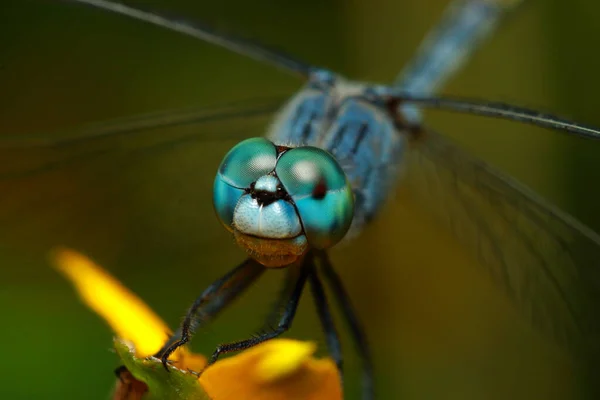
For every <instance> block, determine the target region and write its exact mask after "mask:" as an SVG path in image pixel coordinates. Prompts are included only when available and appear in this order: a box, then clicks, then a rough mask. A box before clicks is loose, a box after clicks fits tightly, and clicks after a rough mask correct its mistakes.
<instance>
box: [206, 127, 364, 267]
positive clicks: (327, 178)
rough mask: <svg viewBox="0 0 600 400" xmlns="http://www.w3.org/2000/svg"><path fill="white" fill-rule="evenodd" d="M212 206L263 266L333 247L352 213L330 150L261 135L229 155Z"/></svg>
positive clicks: (351, 201)
mask: <svg viewBox="0 0 600 400" xmlns="http://www.w3.org/2000/svg"><path fill="white" fill-rule="evenodd" d="M213 204H214V208H215V211H216V213H217V216H218V217H219V220H220V221H221V222H222V223H223V225H224V226H225V228H227V229H228V230H229V231H231V232H233V234H234V236H235V239H236V242H237V243H238V245H240V246H241V247H242V248H244V249H245V250H246V251H247V252H248V253H249V254H250V256H251V257H253V258H254V259H256V260H257V261H258V262H260V263H261V264H263V265H265V266H267V267H281V266H286V265H289V264H291V263H293V262H294V261H296V260H298V259H299V258H301V257H302V256H303V255H304V254H305V253H306V252H307V251H308V249H309V248H311V247H312V248H316V249H326V248H329V247H331V246H333V245H335V244H336V243H337V242H339V241H340V240H341V239H342V238H343V237H344V236H345V234H346V232H347V231H348V229H349V227H350V224H351V222H352V217H353V215H354V197H353V194H352V189H351V188H350V185H349V183H348V180H347V178H346V174H345V173H344V171H343V170H342V168H341V167H340V165H339V164H338V162H337V161H336V160H335V158H334V157H333V156H332V155H331V154H329V153H328V152H326V151H324V150H322V149H319V148H317V147H311V146H303V147H296V148H289V147H284V146H276V145H275V144H273V143H272V142H270V141H268V140H267V139H264V138H253V139H247V140H244V141H243V142H241V143H239V144H237V145H236V146H235V147H234V148H233V149H231V150H230V151H229V153H227V155H226V156H225V158H224V159H223V161H222V162H221V165H220V166H219V170H218V172H217V176H216V178H215V183H214V189H213Z"/></svg>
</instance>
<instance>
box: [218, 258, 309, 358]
mask: <svg viewBox="0 0 600 400" xmlns="http://www.w3.org/2000/svg"><path fill="white" fill-rule="evenodd" d="M307 258H308V257H307ZM288 268H290V271H289V274H290V275H289V277H290V278H291V279H293V281H292V284H291V285H286V288H285V289H284V290H283V292H282V294H281V297H280V299H279V301H278V303H277V307H276V309H275V310H276V311H279V310H280V309H281V308H282V307H283V313H282V314H281V316H280V317H279V321H278V323H277V327H276V328H275V329H274V330H271V331H270V332H264V333H261V334H259V335H257V336H255V337H252V338H250V339H246V340H240V341H238V342H233V343H226V344H221V345H219V346H218V347H217V348H216V350H215V351H214V352H213V354H212V356H211V358H210V360H209V362H208V365H211V364H214V363H215V362H216V361H217V360H218V358H219V356H220V355H221V354H223V353H229V352H232V351H238V350H244V349H247V348H249V347H252V346H256V345H257V344H259V343H262V342H264V341H267V340H269V339H273V338H276V337H277V336H279V335H281V334H282V333H284V332H285V331H287V330H288V329H289V328H290V326H291V325H292V321H293V319H294V316H295V315H296V310H297V308H298V303H299V302H300V297H301V296H302V291H303V289H304V284H305V283H306V279H307V277H308V274H309V273H310V268H309V266H308V264H306V259H305V261H304V262H303V263H302V264H301V265H300V266H299V267H288ZM296 268H298V270H297V271H296V270H295V269H296ZM208 365H207V366H208Z"/></svg>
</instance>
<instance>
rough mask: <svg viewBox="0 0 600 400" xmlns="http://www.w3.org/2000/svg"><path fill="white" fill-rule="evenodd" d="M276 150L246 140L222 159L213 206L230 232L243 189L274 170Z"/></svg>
mask: <svg viewBox="0 0 600 400" xmlns="http://www.w3.org/2000/svg"><path fill="white" fill-rule="evenodd" d="M276 164H277V149H276V148H275V145H274V144H273V143H272V142H270V141H268V140H267V139H264V138H252V139H246V140H244V141H242V142H240V143H238V144H237V145H235V146H234V147H233V148H232V149H231V150H229V152H228V153H227V154H226V155H225V157H224V158H223V161H222V162H221V165H220V166H219V170H218V171H217V176H216V177H215V182H214V185H213V206H214V208H215V211H216V213H217V216H218V217H219V220H220V221H221V222H222V223H223V225H225V227H226V228H227V229H228V230H231V229H232V228H231V224H232V222H233V212H234V210H235V206H236V204H237V202H238V200H239V199H240V197H242V196H243V195H244V193H245V192H246V189H248V188H249V187H250V185H251V184H252V183H253V182H255V181H256V180H257V179H258V178H260V177H261V176H263V175H266V174H268V173H270V172H272V171H273V169H275V165H276Z"/></svg>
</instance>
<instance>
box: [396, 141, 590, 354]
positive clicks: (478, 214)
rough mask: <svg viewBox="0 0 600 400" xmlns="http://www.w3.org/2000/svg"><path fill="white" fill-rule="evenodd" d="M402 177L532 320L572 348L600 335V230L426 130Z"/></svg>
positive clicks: (582, 348)
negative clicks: (578, 219)
mask: <svg viewBox="0 0 600 400" xmlns="http://www.w3.org/2000/svg"><path fill="white" fill-rule="evenodd" d="M424 139H425V140H423V141H422V142H421V143H418V144H417V148H416V149H415V151H412V152H410V155H409V165H408V167H407V177H406V178H407V183H408V185H409V190H410V192H409V193H410V195H411V196H416V197H417V199H418V200H419V202H420V203H421V204H423V205H424V206H425V207H427V209H428V211H430V212H432V213H434V214H435V215H436V217H438V219H439V220H441V221H443V222H444V224H445V225H447V227H448V228H450V229H451V231H452V232H453V234H454V235H455V236H456V237H457V238H458V239H459V240H460V241H461V242H462V244H463V245H466V246H467V248H468V249H469V250H472V251H473V252H474V254H475V255H476V257H477V258H478V259H479V261H480V263H481V264H482V265H484V266H485V267H486V268H487V269H488V270H489V272H490V274H491V275H492V277H493V279H494V280H495V282H496V283H498V284H499V285H500V286H501V287H502V288H504V290H505V291H506V292H507V293H508V294H509V295H510V297H511V298H512V299H513V300H514V301H515V302H516V303H517V304H518V305H519V306H520V309H522V311H523V312H525V313H526V315H527V317H528V318H529V319H530V320H531V322H532V323H533V325H534V326H535V327H537V328H539V329H541V330H542V331H543V332H545V333H547V334H550V335H551V336H553V337H554V338H555V339H556V340H558V341H559V342H560V343H561V344H564V345H566V346H568V347H569V348H570V349H571V350H572V351H575V352H576V354H577V355H578V356H581V355H582V354H585V355H586V356H589V355H590V354H592V353H590V351H593V354H597V353H596V352H597V350H598V347H599V343H600V342H599V341H598V339H600V318H598V310H599V309H600V237H599V236H598V235H597V234H596V233H594V232H593V231H591V230H590V229H588V228H587V227H585V226H584V225H582V224H581V223H579V222H578V221H576V220H574V219H573V218H572V217H570V216H569V215H567V214H565V213H564V212H561V211H560V210H559V209H557V208H556V207H554V206H552V205H551V204H548V203H547V202H545V201H544V200H543V199H541V198H539V197H538V196H537V195H536V194H535V193H533V192H532V191H531V190H529V189H527V188H526V187H523V186H522V185H520V184H518V183H517V182H515V181H513V180H511V179H510V178H508V177H504V176H502V175H501V174H500V173H499V172H496V171H494V170H493V169H492V168H491V167H490V166H488V165H487V164H485V163H483V162H482V161H480V160H477V159H476V158H474V157H472V156H470V155H469V154H467V153H466V152H464V151H462V150H461V149H459V148H458V147H457V146H456V145H455V144H453V143H452V142H451V141H450V139H447V138H446V137H443V136H441V135H440V134H438V133H435V132H432V131H428V132H427V133H426V134H425V138H424Z"/></svg>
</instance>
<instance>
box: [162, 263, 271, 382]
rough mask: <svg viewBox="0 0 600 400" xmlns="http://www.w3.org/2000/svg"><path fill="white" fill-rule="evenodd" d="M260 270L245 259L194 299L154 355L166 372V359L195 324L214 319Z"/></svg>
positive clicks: (188, 335)
mask: <svg viewBox="0 0 600 400" xmlns="http://www.w3.org/2000/svg"><path fill="white" fill-rule="evenodd" d="M264 270H265V267H264V266H263V265H261V264H259V263H258V262H256V261H255V260H253V259H251V258H249V259H247V260H245V261H244V262H242V263H241V264H240V265H238V266H237V267H235V268H234V269H232V270H231V271H229V272H228V273H227V274H225V275H224V276H223V277H221V278H220V279H218V280H217V281H215V282H213V283H212V284H211V285H210V286H209V287H208V288H206V290H204V292H202V294H201V295H200V296H198V298H196V300H195V301H194V304H192V306H191V307H190V309H189V310H188V312H187V314H186V316H185V319H184V320H183V323H182V324H181V326H180V327H179V329H178V330H177V332H176V333H175V334H174V335H173V336H172V337H171V338H170V339H169V340H168V341H167V343H165V345H164V346H163V347H162V348H161V349H160V350H159V351H158V353H157V354H156V357H160V359H161V360H162V363H163V365H164V367H165V368H166V369H167V371H168V367H167V363H168V359H169V356H170V355H171V354H172V353H173V352H174V351H175V350H176V349H177V348H178V347H180V346H182V345H184V344H185V343H187V342H188V341H189V340H190V339H191V336H192V334H193V331H194V330H195V328H196V326H197V325H198V323H200V322H205V321H208V320H210V319H211V318H212V317H214V316H216V315H217V313H218V312H219V311H221V309H223V307H225V306H226V305H228V304H229V303H231V301H232V300H233V299H234V298H235V297H237V295H239V294H240V293H241V292H243V291H244V290H245V289H246V288H247V287H248V286H250V284H252V283H253V282H254V281H255V280H256V279H257V278H258V277H259V276H260V275H261V274H262V273H263V272H264Z"/></svg>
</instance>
